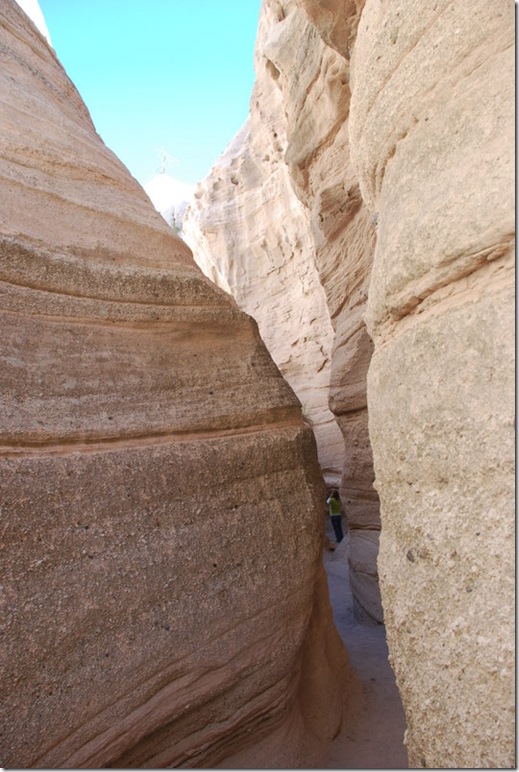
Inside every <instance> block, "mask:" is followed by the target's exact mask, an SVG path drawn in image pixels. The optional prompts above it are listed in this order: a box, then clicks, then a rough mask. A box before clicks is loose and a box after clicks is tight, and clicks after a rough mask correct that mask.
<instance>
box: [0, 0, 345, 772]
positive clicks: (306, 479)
mask: <svg viewBox="0 0 519 772" xmlns="http://www.w3.org/2000/svg"><path fill="white" fill-rule="evenodd" d="M0 53H1V57H2V68H1V70H0V123H1V132H0V137H1V139H0V142H1V153H0V192H1V198H2V218H1V223H0V249H1V257H2V260H1V276H0V291H1V293H2V306H1V315H2V339H1V343H0V357H1V369H0V374H1V375H0V377H1V384H2V390H1V399H2V406H1V412H0V430H1V442H0V445H1V459H0V467H1V476H0V484H1V489H2V490H1V502H2V514H3V520H2V542H1V547H2V551H1V553H0V554H1V569H2V588H1V596H0V598H1V605H2V616H3V622H4V629H3V641H2V652H1V656H2V707H1V711H0V723H1V732H0V737H1V740H0V761H1V764H2V766H5V767H19V768H34V767H46V768H54V767H68V768H81V767H97V768H100V767H106V766H116V767H131V766H136V767H146V766H151V767H160V766H182V767H193V766H214V764H216V763H218V761H221V760H222V759H224V758H225V757H227V756H228V755H230V754H235V753H236V752H238V751H239V750H240V749H241V748H247V749H248V752H249V754H251V755H250V758H251V759H252V762H253V763H252V765H254V764H256V765H258V766H274V767H275V766H278V765H279V766H283V765H287V766H302V765H304V764H305V762H308V760H311V761H312V762H313V763H315V764H317V765H318V764H319V750H320V744H323V743H325V742H326V741H327V740H328V739H329V738H330V737H331V736H332V735H333V734H334V733H335V732H336V731H337V729H338V726H339V723H340V720H341V704H342V701H343V697H344V692H345V691H346V688H347V687H346V679H347V676H348V672H349V670H348V665H347V661H346V657H345V653H344V650H343V648H342V644H341V643H340V641H339V639H338V637H337V634H336V632H335V629H334V628H333V625H332V623H331V611H330V608H329V603H328V600H327V594H326V590H325V581H324V579H323V576H324V574H323V569H322V562H321V549H322V531H323V529H322V497H323V491H324V485H323V482H322V477H321V474H320V470H319V467H318V464H317V457H316V452H315V442H314V439H313V436H312V433H311V431H310V430H309V429H308V428H307V427H305V425H304V423H303V421H302V420H301V408H300V404H299V402H298V400H297V399H296V397H295V396H294V394H293V392H292V391H291V389H290V388H289V387H288V385H287V384H286V383H285V381H284V380H283V379H282V378H281V376H280V374H279V371H278V370H277V368H276V367H275V365H274V363H273V361H272V359H271V357H270V355H269V354H268V353H267V351H266V349H265V347H264V345H263V343H262V341H261V339H260V337H259V335H258V332H257V328H256V325H255V323H254V322H253V321H252V320H251V319H249V317H247V316H246V315H245V314H244V313H243V312H241V311H239V310H238V308H237V307H236V304H235V303H234V301H233V300H232V299H231V298H230V297H229V296H228V295H227V294H225V293H224V292H222V291H221V290H218V289H217V288H215V287H214V286H213V285H212V284H211V283H210V282H209V281H207V279H205V277H203V276H202V274H201V273H200V271H199V269H198V268H197V267H196V266H195V265H194V263H193V261H192V257H191V254H190V251H189V249H188V248H187V247H186V245H185V244H184V243H183V242H181V241H180V240H179V239H178V238H177V237H176V236H175V235H174V234H173V233H172V231H171V230H170V229H169V228H168V226H167V225H166V224H165V222H164V221H163V220H162V218H161V217H160V215H158V214H157V213H155V212H154V210H153V208H152V206H151V204H150V202H149V200H148V198H147V197H146V195H145V194H144V192H143V191H142V189H141V188H140V187H139V185H138V184H137V183H136V182H135V181H134V180H133V179H132V178H131V176H130V175H129V173H128V172H127V170H126V169H125V168H124V167H123V166H122V164H120V162H119V161H118V160H117V159H116V158H115V156H114V155H113V154H112V153H111V152H110V151H109V150H108V149H107V148H106V147H105V146H104V145H103V144H102V142H101V140H100V139H99V137H98V136H97V134H96V132H95V129H94V127H93V125H92V123H91V120H90V117H89V115H88V112H87V110H86V108H85V106H84V105H83V103H82V101H81V99H80V97H79V95H78V94H77V92H76V90H75V88H74V87H73V85H72V84H71V82H70V81H69V80H68V78H67V77H66V75H65V73H64V71H63V70H62V68H61V66H60V65H59V62H58V61H57V59H56V57H55V55H54V53H53V51H52V50H51V49H50V48H49V47H48V45H47V44H46V42H45V41H44V39H43V38H42V37H41V35H40V34H39V33H38V32H37V30H36V29H35V27H34V26H33V25H32V24H31V23H30V21H29V20H28V19H27V17H25V15H24V14H23V12H21V11H20V9H19V8H18V6H17V5H16V3H14V2H12V1H11V0H0ZM273 732H277V735H276V738H277V739H276V741H275V742H274V740H272V741H270V740H269V739H268V738H266V735H267V734H269V733H270V735H272V733H273ZM251 746H253V748H252V750H251ZM254 748H256V749H257V750H256V751H254Z"/></svg>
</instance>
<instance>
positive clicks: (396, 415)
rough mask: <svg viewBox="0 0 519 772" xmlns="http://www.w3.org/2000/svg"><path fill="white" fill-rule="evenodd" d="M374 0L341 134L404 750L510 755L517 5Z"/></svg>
mask: <svg viewBox="0 0 519 772" xmlns="http://www.w3.org/2000/svg"><path fill="white" fill-rule="evenodd" d="M417 9H418V6H417V4H416V3H415V2H412V0H395V2H392V3H384V4H383V3H380V2H379V1H378V0H367V3H366V6H365V9H364V12H363V15H362V19H361V22H360V25H359V29H358V36H357V40H356V43H355V48H354V55H353V77H352V85H351V88H352V105H351V132H350V133H351V150H352V158H353V161H354V165H355V168H356V169H357V171H358V176H359V182H360V188H361V191H362V196H363V199H364V201H365V202H366V204H367V206H368V207H369V209H370V211H371V212H373V214H374V215H376V219H377V221H378V233H377V245H376V250H375V257H374V265H373V272H372V276H371V283H370V288H369V301H368V308H367V316H366V318H367V323H368V326H369V330H370V334H371V335H372V337H373V339H374V343H375V352H374V356H373V359H372V362H371V366H370V371H369V378H368V403H369V422H370V436H371V441H372V445H373V453H374V460H375V470H376V486H377V489H378V491H379V494H380V498H381V515H382V524H383V526H382V538H381V551H380V558H379V569H380V582H381V589H382V597H383V604H384V612H385V620H386V626H387V635H388V643H389V649H390V654H391V661H392V663H393V666H394V668H395V671H396V676H397V682H398V685H399V687H400V691H401V694H402V699H403V703H404V707H405V710H406V715H407V721H408V748H409V758H410V765H411V766H417V767H435V768H446V767H447V768H471V767H473V768H481V767H487V768H488V767H493V768H495V767H513V766H514V764H515V760H514V730H515V723H514V688H515V678H514V629H513V625H514V364H513V363H514V273H513V261H514V162H513V157H514V8H513V4H512V3H510V2H505V1H504V0H500V1H499V2H496V3H487V2H484V1H483V0H471V2H467V3H451V2H447V0H438V2H434V3H423V4H420V5H419V12H417Z"/></svg>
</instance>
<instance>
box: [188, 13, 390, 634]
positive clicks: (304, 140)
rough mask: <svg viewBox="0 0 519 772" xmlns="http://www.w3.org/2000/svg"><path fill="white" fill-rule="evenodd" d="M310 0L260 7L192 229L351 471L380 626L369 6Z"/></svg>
mask: <svg viewBox="0 0 519 772" xmlns="http://www.w3.org/2000/svg"><path fill="white" fill-rule="evenodd" d="M302 5H304V4H300V3H298V2H296V0H265V2H264V3H263V5H262V10H261V15H260V23H259V30H258V36H257V42H256V50H255V69H256V83H255V86H254V91H253V94H252V98H251V107H250V117H249V121H248V123H247V124H246V125H245V127H244V128H243V129H242V131H241V132H240V133H239V134H238V135H237V137H236V138H235V139H234V140H233V142H232V143H231V144H230V145H229V147H228V148H227V150H226V152H225V153H224V154H223V155H222V157H221V158H220V159H219V160H218V162H217V163H216V164H215V166H214V168H213V169H212V171H211V173H210V175H209V177H208V178H207V179H206V180H204V181H203V182H202V183H201V184H200V185H199V187H198V192H197V202H196V203H195V205H194V206H193V207H192V208H191V210H188V216H187V221H186V222H185V223H184V232H185V235H186V238H187V240H188V242H189V243H190V244H191V246H193V248H194V251H195V254H196V259H197V260H198V261H199V263H200V265H201V267H202V268H203V270H204V272H205V273H206V274H207V275H208V276H210V277H211V278H213V279H214V280H215V281H216V282H217V283H218V284H219V285H220V286H223V287H225V288H226V289H229V290H230V291H231V292H232V293H233V295H234V296H235V298H236V299H237V301H238V304H239V305H240V306H241V307H243V308H244V309H245V310H247V311H248V312H249V313H251V314H252V315H253V316H254V317H255V318H256V319H257V321H258V324H259V327H260V330H261V332H262V337H263V339H264V340H265V342H266V344H267V346H268V348H269V351H270V352H271V354H272V356H273V358H274V360H275V361H276V363H277V364H278V366H279V367H280V369H281V370H282V372H283V373H284V374H285V376H286V377H287V379H288V380H289V382H290V383H291V385H292V386H293V388H294V389H295V391H296V393H297V394H298V396H299V398H300V399H301V401H302V402H303V404H304V406H305V408H307V414H308V418H309V420H310V421H311V423H312V426H313V429H314V432H315V434H316V439H317V444H318V449H319V461H320V464H321V467H322V469H323V472H324V475H325V478H326V480H327V482H328V483H329V484H330V485H337V483H338V481H339V479H340V478H342V479H341V499H342V501H343V505H344V511H345V516H346V519H347V521H348V526H349V528H350V531H351V534H350V535H351V540H350V544H351V546H350V578H351V582H352V590H353V593H354V598H355V600H356V604H357V609H358V610H359V612H360V613H361V614H362V615H366V614H367V615H368V616H369V617H370V618H373V619H375V620H376V621H378V622H380V621H382V619H383V615H382V608H381V604H380V593H379V589H378V577H377V567H376V558H377V552H378V537H379V531H380V519H379V504H378V496H377V493H376V491H375V490H374V488H373V479H374V472H373V462H372V455H371V448H370V444H369V436H368V419H367V402H366V373H367V369H368V365H369V361H370V358H371V353H372V343H371V339H370V338H369V336H368V334H367V331H366V327H365V324H364V320H363V313H364V311H365V305H366V298H367V286H368V281H369V274H370V270H371V262H372V257H373V249H374V241H375V226H374V223H373V222H372V218H371V214H370V213H369V212H368V210H367V209H366V207H365V206H364V205H363V202H362V198H361V195H360V190H359V185H358V181H357V179H356V177H355V175H354V172H353V169H352V167H351V162H350V157H349V123H348V115H349V102H350V91H349V46H350V45H351V41H352V39H354V36H355V31H356V25H357V23H358V17H359V13H360V11H359V9H360V8H361V7H362V3H360V2H359V3H358V6H359V8H356V7H355V8H354V9H353V10H352V9H349V10H348V13H345V11H344V9H342V7H341V8H340V9H339V8H338V7H337V8H333V9H332V8H331V7H330V4H329V3H328V4H327V6H328V7H327V8H326V9H324V10H323V9H322V8H320V7H317V6H315V7H312V4H311V3H307V4H306V5H304V8H303V7H302ZM339 11H340V12H339ZM307 12H308V14H309V15H310V18H309V16H308V15H307ZM330 20H335V21H333V24H332V27H333V29H332V28H331V27H330V24H329V21H330ZM313 21H315V24H314V23H312V22H313ZM332 328H333V331H334V333H335V334H334V337H333V339H332ZM330 359H331V367H330V362H329V360H330ZM326 402H328V404H329V408H330V409H331V411H332V413H333V414H334V416H335V420H336V426H335V431H332V426H333V425H332V424H330V421H329V418H328V419H326V411H325V410H324V405H325V403H326ZM328 415H329V414H328ZM337 427H338V428H337ZM338 429H340V432H341V433H342V436H343V438H344V442H343V441H341V439H340V435H339V437H338V436H337V435H338V434H339V432H338Z"/></svg>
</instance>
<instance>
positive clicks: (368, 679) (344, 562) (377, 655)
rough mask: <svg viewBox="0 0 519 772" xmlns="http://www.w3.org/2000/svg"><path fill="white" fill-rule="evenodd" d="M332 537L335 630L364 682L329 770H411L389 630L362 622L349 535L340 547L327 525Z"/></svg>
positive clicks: (329, 561)
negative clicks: (350, 566) (353, 583)
mask: <svg viewBox="0 0 519 772" xmlns="http://www.w3.org/2000/svg"><path fill="white" fill-rule="evenodd" d="M327 535H328V537H329V539H330V541H331V543H332V545H334V546H335V550H334V551H333V552H329V551H325V553H324V563H325V568H326V572H327V575H328V586H329V588H330V598H331V602H332V607H333V615H334V620H335V625H336V627H337V630H338V631H339V633H340V635H341V637H342V639H343V641H344V644H345V646H346V648H347V650H348V654H349V658H350V662H351V664H352V666H353V668H354V670H355V671H356V673H357V675H358V677H359V680H360V682H361V686H362V697H361V700H360V701H359V703H358V704H356V705H355V707H354V708H352V709H350V710H349V711H347V712H346V715H345V720H344V722H343V729H342V731H341V732H340V734H339V735H338V736H337V737H336V739H335V740H334V742H333V743H332V745H331V748H330V753H329V756H328V759H327V763H326V765H325V768H326V769H407V766H408V764H407V752H406V749H405V746H404V744H403V738H404V732H405V717H404V712H403V709H402V703H401V700H400V695H399V693H398V689H397V687H396V684H395V677H394V674H393V671H392V669H391V666H390V664H389V661H388V651H387V645H386V633H385V628H384V626H383V625H377V624H370V623H369V622H362V621H359V620H358V619H357V618H356V616H355V612H354V605H353V598H352V594H351V590H350V585H349V578H348V548H349V538H348V533H346V534H345V537H344V539H343V540H342V542H341V543H340V544H335V540H334V536H333V530H332V528H331V525H330V523H329V522H327Z"/></svg>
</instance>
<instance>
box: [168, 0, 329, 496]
mask: <svg viewBox="0 0 519 772" xmlns="http://www.w3.org/2000/svg"><path fill="white" fill-rule="evenodd" d="M277 13H278V8H277V6H276V5H275V4H274V5H273V6H271V4H270V3H266V4H265V6H264V7H263V9H262V13H261V17H260V23H259V31H258V45H257V47H256V52H255V66H256V72H257V80H256V84H255V86H254V90H253V94H252V97H251V112H250V117H249V120H248V121H247V123H246V124H245V126H244V127H243V128H242V130H241V131H240V132H239V133H238V134H237V135H236V137H235V138H234V139H233V141H232V142H231V143H230V145H229V146H228V148H227V149H226V151H225V152H224V153H223V155H222V156H221V157H220V158H219V159H218V160H217V162H216V163H215V165H214V166H213V169H212V170H211V173H210V175H209V176H208V178H207V179H206V180H204V181H203V182H202V183H200V184H199V186H198V189H197V192H196V193H195V203H194V204H193V205H192V206H191V208H190V209H188V211H187V214H186V217H185V220H184V225H183V235H184V238H185V239H186V241H187V242H188V244H189V245H190V246H191V247H192V249H193V252H194V253H195V255H196V259H197V262H198V263H199V265H200V266H201V268H202V270H203V271H204V272H205V273H206V274H207V275H208V276H209V277H210V278H211V279H212V280H213V281H215V282H216V283H217V284H218V285H219V286H221V287H223V288H224V289H226V290H228V291H230V292H231V293H232V294H233V296H234V297H235V298H236V301H237V302H238V305H239V306H240V308H242V309H244V310H245V311H247V312H248V313H249V314H251V315H252V316H253V317H254V318H255V319H256V321H257V322H258V326H259V329H260V333H261V336H262V338H263V340H264V341H265V343H266V345H267V347H268V349H269V351H270V353H271V355H272V357H273V359H274V361H275V362H276V364H277V365H278V367H279V368H280V370H281V372H282V373H283V375H284V376H285V378H286V379H287V380H288V382H289V383H290V385H291V386H292V388H293V389H294V391H295V392H296V394H297V396H298V397H299V399H300V401H301V403H302V406H303V413H304V416H305V418H306V420H307V421H308V423H309V424H310V425H311V426H312V428H313V430H314V434H315V437H316V441H317V448H318V455H319V461H320V464H321V468H322V470H323V474H324V477H325V479H326V480H327V482H328V483H329V484H330V485H337V484H338V481H339V479H340V474H341V466H342V457H343V452H344V451H343V442H342V438H341V435H340V432H339V430H338V427H337V425H336V423H335V421H334V418H333V415H332V414H331V413H330V411H329V409H328V387H329V381H330V362H331V349H332V343H333V328H332V324H331V321H330V315H329V312H328V308H327V303H326V296H325V293H324V291H323V288H322V286H321V284H320V281H319V274H318V271H317V269H316V264H315V260H314V247H313V241H312V236H311V232H310V223H309V219H308V214H307V212H306V210H305V208H304V207H303V206H302V204H301V202H300V201H299V200H298V199H297V197H296V196H295V195H294V192H293V189H292V185H291V181H290V174H289V169H288V167H287V165H286V163H285V154H286V150H287V130H286V118H285V114H284V101H283V94H282V88H283V86H282V83H281V82H280V81H278V79H279V77H280V73H279V72H278V71H277V69H276V67H275V66H274V65H273V63H272V61H271V60H269V59H266V58H265V55H264V52H263V47H264V46H266V45H268V43H267V42H266V40H267V39H268V36H269V34H270V32H271V25H272V18H271V17H272V15H273V14H274V15H276V14H277ZM323 505H324V502H323Z"/></svg>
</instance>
